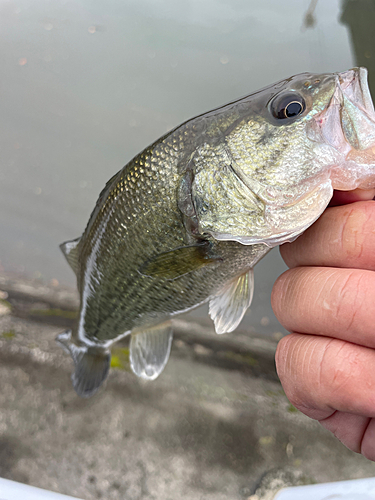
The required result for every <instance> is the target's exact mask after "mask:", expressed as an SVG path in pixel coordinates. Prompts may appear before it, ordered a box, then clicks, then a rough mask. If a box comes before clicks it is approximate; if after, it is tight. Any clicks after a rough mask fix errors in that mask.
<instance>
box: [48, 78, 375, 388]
mask: <svg viewBox="0 0 375 500" xmlns="http://www.w3.org/2000/svg"><path fill="white" fill-rule="evenodd" d="M374 186H375V112H374V107H373V104H372V100H371V96H370V92H369V89H368V85H367V71H366V69H364V68H359V69H358V68H356V69H352V70H349V71H346V72H344V73H332V74H310V73H303V74H300V75H296V76H293V77H291V78H288V79H286V80H282V81H280V82H278V83H276V84H273V85H270V86H269V87H266V88H264V89H263V90H260V91H258V92H255V93H253V94H250V95H249V96H246V97H244V98H241V99H238V100H237V101H234V102H231V103H229V104H227V105H226V106H223V107H220V108H217V109H215V110H213V111H210V112H208V113H205V114H202V115H200V116H197V117H196V118H193V119H191V120H188V121H187V122H185V123H183V124H182V125H180V126H179V127H177V128H175V129H174V130H172V131H171V132H169V133H168V134H166V135H165V136H163V137H161V138H160V139H158V140H157V141H156V142H155V143H153V144H152V145H151V146H149V147H147V148H146V149H145V150H144V151H142V152H141V153H140V154H139V155H138V156H136V157H135V158H133V159H132V160H131V161H130V162H129V163H128V164H127V165H126V166H125V167H124V168H123V169H122V170H120V171H119V172H118V173H117V174H116V175H114V176H113V177H112V178H111V179H110V180H109V181H108V183H107V185H106V186H105V188H104V189H103V191H102V192H101V193H100V196H99V199H98V202H97V204H96V207H95V209H94V211H93V212H92V214H91V217H90V219H89V222H88V224H87V227H86V229H85V231H84V233H83V235H82V236H81V237H80V238H78V239H75V240H72V241H68V242H66V243H63V244H62V245H61V248H62V251H63V252H64V254H65V257H66V258H67V260H68V262H69V264H70V266H71V267H72V268H73V270H74V272H75V273H76V276H77V284H78V290H79V293H80V299H81V307H80V313H79V319H78V321H77V325H76V328H75V329H73V331H70V330H68V331H66V332H64V333H62V334H60V335H59V337H58V341H59V342H60V343H61V344H62V346H63V347H64V348H65V349H66V350H67V351H69V352H70V354H71V355H72V358H73V360H74V364H75V371H74V373H73V375H72V380H73V386H74V388H75V390H76V392H77V393H78V394H79V395H80V396H84V397H88V396H91V395H92V394H94V393H95V392H96V391H97V389H98V388H99V387H100V385H101V384H102V383H103V381H104V379H105V378H106V376H107V374H108V371H109V366H110V358H111V354H110V347H111V345H112V344H113V343H114V342H116V341H118V340H119V339H121V338H123V337H124V336H126V335H131V339H130V363H131V368H132V370H133V372H134V373H135V374H136V375H138V376H139V377H143V378H146V379H151V380H152V379H155V378H156V377H157V376H158V375H159V374H160V373H161V372H162V370H163V369H164V367H165V365H166V363H167V361H168V357H169V354H170V349H171V343H172V327H171V323H170V318H171V317H173V316H174V315H176V314H179V313H182V312H185V311H189V310H190V309H192V308H194V307H197V306H198V305H200V304H203V303H204V302H207V301H208V302H209V313H210V315H211V318H212V319H213V321H214V324H215V329H216V332H217V333H225V332H231V331H233V330H234V329H235V328H236V327H237V326H238V324H239V323H240V321H241V319H242V318H243V316H244V314H245V312H246V310H247V308H248V307H249V305H250V303H251V299H252V296H253V288H254V280H253V267H254V265H255V264H256V263H257V262H258V261H259V260H260V259H261V258H262V257H263V256H264V255H265V254H266V253H267V252H268V251H269V250H270V249H271V248H272V247H274V246H276V245H280V244H281V243H284V242H290V241H292V240H294V239H295V238H296V237H298V236H299V235H300V234H301V233H302V232H303V231H304V230H305V229H306V228H307V227H309V226H310V225H311V224H312V223H313V222H314V221H315V220H316V219H317V218H318V217H319V216H320V215H321V214H322V212H323V211H324V209H325V208H326V207H327V205H328V203H329V201H330V199H331V197H332V194H333V190H334V189H339V190H351V189H354V188H357V187H360V188H373V187H374Z"/></svg>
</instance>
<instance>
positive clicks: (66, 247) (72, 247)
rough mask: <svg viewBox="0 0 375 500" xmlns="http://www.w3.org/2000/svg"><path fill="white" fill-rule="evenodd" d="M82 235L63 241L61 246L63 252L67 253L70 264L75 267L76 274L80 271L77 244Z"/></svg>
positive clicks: (66, 256)
mask: <svg viewBox="0 0 375 500" xmlns="http://www.w3.org/2000/svg"><path fill="white" fill-rule="evenodd" d="M80 239H81V237H79V238H76V239H75V240H70V241H65V242H64V243H61V245H60V248H61V251H62V253H63V254H64V255H65V258H66V260H67V261H68V264H69V265H70V267H71V268H72V269H73V271H74V272H75V274H77V272H78V250H77V246H78V243H79V242H80Z"/></svg>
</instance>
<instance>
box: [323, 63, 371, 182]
mask: <svg viewBox="0 0 375 500" xmlns="http://www.w3.org/2000/svg"><path fill="white" fill-rule="evenodd" d="M335 77H336V88H335V91H334V93H333V95H332V98H331V100H330V103H329V105H328V107H327V108H326V110H325V111H323V112H322V113H320V114H319V115H318V116H317V117H316V118H315V126H317V127H318V129H319V131H320V133H321V135H322V138H323V142H325V143H328V144H329V145H330V146H331V147H333V148H334V149H335V150H336V152H337V153H339V161H337V164H336V165H335V166H334V167H332V169H331V175H330V177H331V180H332V185H333V187H334V189H338V190H351V189H355V188H358V187H360V188H362V189H367V188H370V187H374V181H373V178H374V168H375V110H374V105H373V102H372V99H371V94H370V90H369V87H368V82H367V69H366V68H353V69H351V70H349V71H345V72H343V73H337V74H336V75H335ZM371 178H372V180H371Z"/></svg>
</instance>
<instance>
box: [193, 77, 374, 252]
mask: <svg viewBox="0 0 375 500" xmlns="http://www.w3.org/2000/svg"><path fill="white" fill-rule="evenodd" d="M219 113H221V117H222V118H220V117H218V112H217V115H216V116H215V120H216V121H215V127H216V130H218V131H219V134H218V136H219V137H220V140H218V141H217V142H216V143H214V142H213V141H209V140H207V141H206V142H205V143H204V144H202V145H201V146H200V148H199V149H198V150H197V153H196V155H195V157H194V165H195V178H194V183H193V191H192V194H193V196H192V199H193V203H194V206H195V210H196V214H197V218H198V221H199V224H200V229H201V231H202V232H205V233H208V234H210V235H212V236H213V237H214V238H215V239H218V240H232V241H238V242H240V243H242V244H245V245H252V244H256V243H265V244H267V245H269V246H275V245H278V244H280V243H284V242H286V241H293V239H295V238H296V237H297V236H298V235H299V234H301V233H302V232H303V231H304V230H305V229H306V228H307V227H309V226H310V225H311V224H312V223H313V222H314V221H315V220H316V219H317V218H318V217H319V216H320V215H321V214H322V212H323V211H324V209H325V208H326V206H327V205H328V203H329V201H330V199H331V197H332V194H333V190H334V189H338V190H351V189H355V188H357V187H360V188H371V187H375V112H374V106H373V104H372V100H371V95H370V92H369V88H368V84H367V70H366V69H365V68H355V69H352V70H349V71H346V72H343V73H329V74H310V73H303V74H300V75H296V76H294V77H291V78H288V79H286V80H282V81H281V82H278V83H276V84H274V85H271V86H270V87H267V88H265V89H263V90H262V91H259V92H256V93H255V94H252V95H250V96H247V97H245V98H243V99H241V100H239V101H237V102H236V103H232V104H230V105H228V106H227V107H225V108H222V109H221V110H219ZM220 119H222V122H220ZM211 135H212V132H211Z"/></svg>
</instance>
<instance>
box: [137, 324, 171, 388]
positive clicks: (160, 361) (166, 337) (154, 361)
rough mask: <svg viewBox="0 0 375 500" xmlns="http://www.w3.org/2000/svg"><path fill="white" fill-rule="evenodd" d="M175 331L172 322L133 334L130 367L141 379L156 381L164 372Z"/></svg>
mask: <svg viewBox="0 0 375 500" xmlns="http://www.w3.org/2000/svg"><path fill="white" fill-rule="evenodd" d="M172 338H173V331H172V326H171V324H170V322H167V323H163V324H161V325H157V326H154V327H150V328H147V329H144V330H135V331H133V332H132V335H131V340H130V366H131V369H132V370H133V372H134V373H135V374H136V375H137V376H138V377H141V378H144V379H147V380H155V379H156V378H157V377H158V376H159V375H160V374H161V372H162V371H163V370H164V367H165V365H166V364H167V361H168V359H169V354H170V352H171V346H172Z"/></svg>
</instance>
